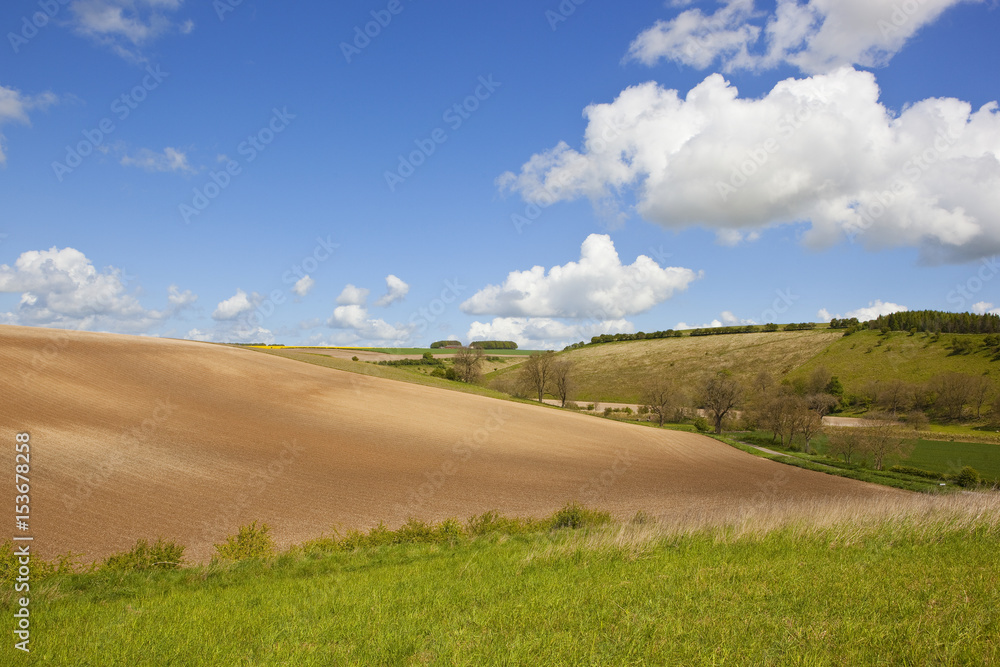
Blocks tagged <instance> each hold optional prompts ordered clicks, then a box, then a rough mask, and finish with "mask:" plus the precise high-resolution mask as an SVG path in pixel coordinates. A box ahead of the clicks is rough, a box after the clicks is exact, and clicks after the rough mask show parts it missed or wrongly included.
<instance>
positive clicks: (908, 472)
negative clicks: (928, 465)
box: [888, 466, 944, 480]
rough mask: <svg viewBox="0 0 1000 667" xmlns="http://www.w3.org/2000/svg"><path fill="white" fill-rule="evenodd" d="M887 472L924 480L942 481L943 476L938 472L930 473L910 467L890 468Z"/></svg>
mask: <svg viewBox="0 0 1000 667" xmlns="http://www.w3.org/2000/svg"><path fill="white" fill-rule="evenodd" d="M888 471H889V472H898V473H900V474H902V475H913V476H914V477H923V478H925V479H939V480H943V479H944V475H942V474H941V473H939V472H931V471H930V470H921V469H920V468H914V467H912V466H892V467H890V468H889V469H888Z"/></svg>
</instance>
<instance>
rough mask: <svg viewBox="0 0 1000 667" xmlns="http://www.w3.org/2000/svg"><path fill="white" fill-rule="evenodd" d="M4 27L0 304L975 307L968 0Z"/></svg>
mask: <svg viewBox="0 0 1000 667" xmlns="http://www.w3.org/2000/svg"><path fill="white" fill-rule="evenodd" d="M0 28H2V32H3V34H4V43H3V44H2V45H0V137H2V138H0V164H2V166H0V193H2V201H3V217H2V219H0V234H2V236H0V323H8V324H25V325H34V326H46V327H56V328H74V329H87V330H95V331H115V332H125V333H136V334H146V335H157V336H171V337H179V338H194V339H199V340H212V341H228V342H248V341H265V342H269V341H277V342H282V343H286V344H314V345H389V344H392V345H403V344H405V345H426V344H428V343H430V342H432V341H434V340H438V339H443V338H452V337H457V338H459V339H461V340H463V341H469V340H470V339H472V338H503V339H514V340H517V341H518V342H519V343H520V344H521V345H522V347H532V348H559V347H562V346H564V345H566V344H568V343H571V342H576V341H579V340H589V338H590V337H591V336H593V335H596V334H599V333H604V332H616V331H653V330H658V329H668V328H675V327H678V326H704V325H710V324H713V323H718V324H738V323H744V322H756V323H764V322H766V321H776V322H792V321H794V322H798V321H821V320H823V319H827V318H829V317H836V316H848V315H857V316H860V317H862V318H866V317H869V316H872V315H875V314H878V313H881V312H888V311H891V310H895V309H901V308H909V309H928V308H929V309H942V310H974V311H977V312H986V311H991V310H995V309H996V308H997V306H998V305H1000V294H998V290H997V288H998V286H1000V280H993V278H994V277H995V276H996V274H997V273H998V272H1000V266H998V265H997V264H995V260H994V258H995V256H996V255H997V254H998V253H1000V218H998V216H997V213H996V212H997V211H998V210H1000V115H998V113H997V108H996V103H995V100H997V99H1000V72H998V69H997V67H996V63H998V62H1000V40H997V39H996V35H997V34H1000V10H998V8H997V6H996V2H995V1H992V0H989V1H986V0H984V1H980V2H975V1H966V2H956V1H955V0H922V1H918V0H909V2H899V1H898V0H897V1H891V2H890V1H882V0H878V1H876V0H850V1H845V2H838V3H831V2H824V1H822V0H797V1H796V0H781V1H780V2H777V3H775V2H753V0H733V1H731V2H670V3H665V4H664V3H657V2H649V3H636V2H625V3H600V2H596V1H593V0H584V1H581V0H576V1H575V2H574V1H572V0H565V1H564V2H562V3H560V2H556V1H553V2H548V3H545V2H542V3H538V2H530V3H529V2H520V1H516V0H515V1H512V2H506V3H457V2H439V3H419V2H410V1H407V0H398V2H390V1H388V0H384V1H380V2H364V3H343V4H340V3H319V2H298V3H277V2H259V1H258V2H254V1H252V0H244V1H243V2H240V3H236V2H235V0H218V1H217V2H214V3H211V2H203V3H193V2H184V1H183V0H41V1H39V0H35V1H34V2H9V3H5V4H4V5H3V7H2V8H0ZM366 31H367V33H368V34H365V33H366Z"/></svg>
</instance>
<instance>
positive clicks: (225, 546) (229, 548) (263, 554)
mask: <svg viewBox="0 0 1000 667" xmlns="http://www.w3.org/2000/svg"><path fill="white" fill-rule="evenodd" d="M270 531H271V527H270V526H268V525H267V524H266V523H262V524H260V525H259V526H258V525H257V522H256V521H254V522H253V523H251V524H249V525H247V526H240V530H239V532H238V533H236V534H235V535H230V536H229V537H227V538H226V541H225V542H223V543H222V544H216V545H215V551H216V554H217V555H218V557H219V558H221V559H222V560H230V561H242V560H250V559H255V558H267V557H269V556H270V555H271V554H273V553H274V548H275V546H274V540H273V539H272V538H271V535H270Z"/></svg>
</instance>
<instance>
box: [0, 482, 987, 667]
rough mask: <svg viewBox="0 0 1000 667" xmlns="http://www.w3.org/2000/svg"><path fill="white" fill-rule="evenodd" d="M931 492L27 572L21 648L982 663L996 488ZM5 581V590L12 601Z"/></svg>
mask: <svg viewBox="0 0 1000 667" xmlns="http://www.w3.org/2000/svg"><path fill="white" fill-rule="evenodd" d="M984 499H985V497H984ZM973 500H975V502H976V503H977V504H976V505H975V506H970V507H968V508H966V509H961V508H959V507H958V506H957V505H956V503H960V502H969V503H971V502H973ZM922 502H923V501H922ZM930 502H932V501H931V500H928V501H927V503H930ZM927 503H924V504H927ZM947 503H948V504H947V505H945V506H944V507H940V508H938V509H937V510H932V509H931V506H930V505H929V504H927V506H926V507H923V505H921V506H920V507H914V508H912V509H911V510H910V511H909V512H906V511H902V513H901V515H897V516H895V517H894V518H892V517H886V518H877V517H875V516H871V517H869V516H866V515H868V514H871V513H872V510H871V508H869V507H854V506H845V507H842V508H840V509H839V510H838V511H836V512H835V513H834V515H835V516H836V517H839V519H834V520H833V521H830V516H831V515H830V514H829V513H828V512H829V510H830V509H831V508H813V509H812V511H811V512H809V511H805V512H803V510H801V509H800V510H796V512H793V513H790V514H789V515H788V516H787V517H786V518H785V519H783V520H782V519H776V515H775V514H774V513H773V512H771V513H767V512H765V513H764V514H762V515H760V516H759V517H757V518H756V519H747V518H746V517H744V518H743V519H742V522H740V521H737V522H735V523H730V524H726V525H723V526H716V527H706V528H701V529H699V528H698V527H697V525H691V526H687V527H678V529H671V528H669V527H666V526H659V525H656V524H649V523H642V524H632V525H620V526H606V527H598V528H591V529H581V530H568V529H563V530H555V531H550V530H544V531H538V532H529V533H515V534H510V533H508V532H505V531H500V532H496V533H491V534H486V535H481V536H479V537H475V538H469V537H467V536H464V535H463V534H462V532H461V530H460V529H456V530H452V531H450V532H449V537H448V538H447V539H436V538H435V539H434V541H432V542H430V543H428V542H416V543H413V542H408V543H398V544H387V545H384V546H378V547H362V548H355V549H348V550H335V551H332V552H326V553H323V552H316V553H311V554H306V553H302V552H299V553H298V554H295V553H289V554H286V555H282V556H280V557H278V558H276V559H272V560H269V561H246V562H241V563H237V564H235V565H230V566H225V565H213V566H207V567H197V568H190V569H182V570H178V571H168V572H117V571H99V572H95V573H91V574H80V575H70V576H66V575H61V576H57V577H54V578H51V579H47V580H45V583H44V586H42V587H41V588H40V589H39V590H38V591H37V592H34V591H35V585H36V584H35V582H34V581H33V582H32V591H33V592H34V594H33V595H32V602H31V604H32V608H31V618H32V625H31V629H32V651H33V653H34V656H35V658H36V659H37V660H38V661H39V662H40V663H42V662H44V663H45V664H75V665H97V664H122V665H126V664H129V665H146V664H149V665H153V664H156V665H167V664H170V665H205V664H227V665H236V664H289V665H292V664H294V665H331V664H394V665H408V664H432V665H494V664H496V665H499V664H523V665H528V664H532V665H534V664H567V665H569V664H601V665H611V664H677V665H709V664H715V665H717V664H754V665H771V664H774V665H777V664H803V665H814V664H815V665H819V664H844V665H861V664H870V665H876V664H877V665H897V664H898V665H917V664H995V663H996V662H997V661H998V660H1000V641H998V637H1000V589H998V588H997V586H996V574H995V564H996V552H997V547H998V532H997V531H998V528H997V522H996V513H995V507H996V503H995V502H994V501H989V500H983V501H979V500H976V499H974V498H973V499H957V500H951V501H947ZM938 504H940V503H937V502H935V505H938ZM952 506H954V511H953V510H951V509H948V508H951V507H952ZM885 509H886V511H890V512H893V511H900V510H903V507H899V508H898V509H895V508H893V507H887V508H885ZM793 514H794V515H796V516H797V517H798V518H796V516H793ZM798 514H801V515H802V516H798ZM903 515H908V516H903ZM439 532H441V531H439ZM441 534H442V535H443V534H444V533H443V532H441ZM7 590H8V591H9V590H12V589H11V588H10V587H8V589H7ZM12 597H13V594H10V593H9V594H7V595H4V596H3V598H2V600H0V607H2V608H3V609H4V613H5V615H7V616H8V618H9V617H11V614H12V613H13V611H12V607H13V600H12ZM69 627H72V628H73V632H65V629H66V628H69ZM36 642H37V643H36ZM9 650H11V651H12V649H9ZM10 664H13V662H12V663H10Z"/></svg>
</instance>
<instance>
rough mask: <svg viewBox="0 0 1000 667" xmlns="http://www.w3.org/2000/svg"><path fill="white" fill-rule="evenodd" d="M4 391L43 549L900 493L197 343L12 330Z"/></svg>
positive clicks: (555, 414) (544, 411)
mask: <svg viewBox="0 0 1000 667" xmlns="http://www.w3.org/2000/svg"><path fill="white" fill-rule="evenodd" d="M0 392H2V393H0V396H2V399H0V401H2V403H0V406H2V409H0V434H2V436H0V437H2V438H3V439H4V441H6V442H8V443H13V442H14V436H15V433H17V432H22V431H27V432H29V433H30V434H31V445H32V449H31V453H32V458H31V471H30V477H31V485H32V486H31V533H32V535H34V537H35V543H34V544H35V548H36V550H37V551H38V552H39V553H40V554H42V555H54V554H57V553H64V552H66V551H70V550H72V551H74V552H77V553H82V554H84V556H85V557H86V558H88V559H92V558H99V557H102V556H105V555H107V554H110V553H112V552H117V551H121V550H124V549H127V548H129V547H131V546H132V545H133V544H134V543H135V540H136V539H139V538H149V539H153V538H155V537H157V536H163V537H165V538H168V539H172V540H176V541H178V542H180V543H183V544H185V545H187V546H188V556H189V557H191V558H193V559H195V560H204V559H206V558H207V557H209V556H210V555H211V552H212V545H213V544H214V543H216V542H219V541H221V540H222V539H223V538H224V536H226V535H227V534H231V533H233V532H235V530H236V528H237V527H238V526H240V525H242V524H246V523H249V522H250V521H252V520H262V521H266V522H268V523H270V524H271V525H272V527H273V533H274V535H275V537H276V538H277V540H278V542H279V544H282V545H287V544H289V543H292V542H298V541H302V540H304V539H308V538H311V537H315V536H317V535H319V534H320V533H322V532H325V531H329V530H330V529H331V528H332V527H335V526H336V527H339V528H341V529H345V528H361V529H363V528H370V527H372V526H374V525H375V524H377V523H378V522H380V521H385V522H386V523H387V524H389V525H390V526H393V525H399V524H401V523H403V522H404V521H405V520H406V519H407V518H408V517H411V516H412V517H415V518H420V519H423V520H440V519H443V518H447V517H458V518H463V519H464V518H466V517H468V516H470V515H472V514H476V513H481V512H484V511H487V510H490V509H496V510H500V511H501V512H503V513H506V514H510V515H517V514H521V515H536V516H537V515H543V514H550V513H551V512H552V511H554V510H555V509H557V508H558V507H560V506H562V505H563V504H564V503H566V502H567V501H569V500H573V499H576V500H580V501H583V502H586V503H587V504H588V505H591V506H595V507H600V508H604V509H608V510H610V511H612V513H613V514H615V515H617V516H619V517H628V516H631V515H632V514H633V513H635V512H636V511H637V510H644V511H645V512H647V513H649V514H651V515H654V516H660V517H664V518H670V517H672V516H679V515H685V516H687V515H691V514H692V513H698V512H704V511H717V510H719V509H720V508H733V509H734V510H737V509H739V508H740V507H746V506H747V504H748V503H750V504H753V503H767V502H774V501H775V500H778V501H780V502H782V503H784V502H788V503H793V504H794V503H800V502H807V501H811V500H823V499H830V498H841V497H860V498H869V497H871V498H875V497H882V496H885V495H886V494H894V493H897V492H895V491H893V490H890V489H886V488H882V487H876V486H869V485H866V484H862V483H858V482H854V481H851V480H846V479H842V478H837V477H831V476H827V475H823V474H819V473H814V472H809V471H804V470H798V469H793V468H789V467H786V466H781V465H779V464H775V463H773V462H769V461H766V460H762V459H759V458H755V457H753V456H750V455H747V454H744V453H742V452H739V451H737V450H735V449H732V448H729V447H727V446H726V445H724V444H722V443H719V442H717V441H715V440H712V439H709V438H704V437H701V436H697V435H694V434H689V433H679V432H671V431H659V430H654V429H647V428H641V427H636V426H629V425H625V424H619V423H615V422H612V421H605V420H600V419H594V418H592V417H587V416H583V415H578V414H572V413H567V412H562V411H557V410H553V409H548V408H545V407H541V406H533V405H525V404H519V403H513V402H507V401H497V400H495V399H492V398H489V397H484V396H477V395H471V394H464V393H459V392H452V391H447V390H443V389H439V388H435V387H427V386H420V385H416V384H408V383H404V382H396V381H392V380H387V379H383V378H376V377H366V376H361V375H357V374H353V373H346V372H342V371H337V370H334V369H329V368H323V367H320V366H316V365H310V364H304V363H300V362H298V361H295V360H291V359H283V358H280V357H278V356H275V355H268V354H261V353H259V352H254V351H250V350H243V349H237V348H231V347H226V346H219V345H212V344H206V343H196V342H189V341H177V340H165V339H153V338H140V337H132V336H122V335H112V334H95V333H84V332H66V331H54V330H46V329H38V328H25V327H13V326H2V327H0ZM4 451H5V452H6V453H5V454H4V457H3V464H4V465H5V466H6V469H7V470H8V471H12V470H13V466H14V452H13V447H5V449H4ZM7 493H8V494H9V500H10V501H11V504H12V503H13V489H12V485H11V488H10V489H9V490H8V491H7Z"/></svg>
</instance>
